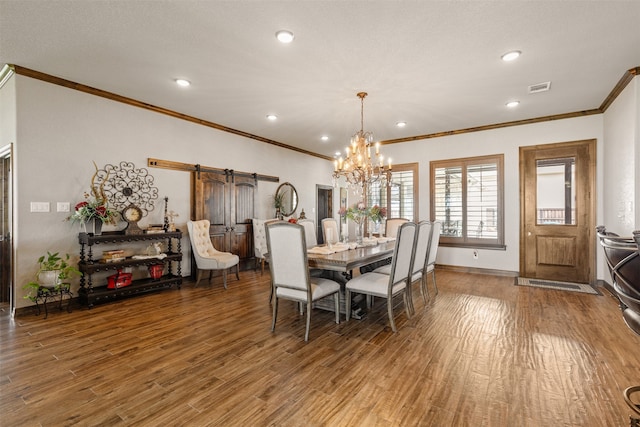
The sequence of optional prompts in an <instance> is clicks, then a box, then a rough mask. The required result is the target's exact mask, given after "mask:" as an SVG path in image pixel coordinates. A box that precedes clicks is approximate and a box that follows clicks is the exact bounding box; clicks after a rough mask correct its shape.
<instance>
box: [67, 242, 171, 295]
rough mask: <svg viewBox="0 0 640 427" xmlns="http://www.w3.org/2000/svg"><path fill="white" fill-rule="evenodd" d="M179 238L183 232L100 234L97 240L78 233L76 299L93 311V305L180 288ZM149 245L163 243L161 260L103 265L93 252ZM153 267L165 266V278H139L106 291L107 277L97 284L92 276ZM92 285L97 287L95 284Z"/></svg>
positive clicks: (127, 261) (128, 259)
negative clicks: (99, 247)
mask: <svg viewBox="0 0 640 427" xmlns="http://www.w3.org/2000/svg"><path fill="white" fill-rule="evenodd" d="M181 238H182V232H180V231H179V230H178V231H175V232H167V233H158V234H139V235H125V234H124V233H122V232H109V233H103V234H102V235H99V236H94V235H93V234H90V233H80V234H79V235H78V240H79V242H80V261H79V262H78V269H79V270H80V271H81V272H82V277H81V278H80V289H79V291H78V296H79V298H80V302H81V303H82V304H85V305H87V306H88V307H92V306H93V305H94V304H96V303H101V302H107V301H113V300H115V299H119V298H124V297H130V296H135V295H139V294H143V293H146V292H152V291H156V290H161V289H166V288H170V287H172V286H174V285H175V286H176V287H177V288H180V286H181V285H182V275H181V267H180V261H181V260H182V250H181V243H180V239H181ZM145 241H149V242H150V243H152V242H158V241H164V242H166V251H165V252H164V254H165V255H166V256H165V257H164V258H163V259H159V258H143V259H136V258H132V257H126V258H124V259H123V260H120V261H117V262H103V261H102V260H101V259H100V258H97V257H96V254H94V250H95V249H97V248H96V246H101V249H104V250H107V249H122V248H124V246H123V245H126V244H127V243H132V242H145ZM154 264H164V266H165V270H168V271H167V272H166V274H163V275H162V277H160V278H158V279H153V278H151V277H149V278H142V279H136V280H133V281H132V282H131V284H130V285H127V286H124V287H120V288H115V289H109V288H107V275H106V274H102V275H100V279H99V280H94V274H96V273H104V272H106V273H112V274H115V273H117V272H118V271H120V270H122V269H124V268H127V267H139V266H142V267H148V266H150V265H154ZM94 281H96V282H98V281H99V284H96V283H94Z"/></svg>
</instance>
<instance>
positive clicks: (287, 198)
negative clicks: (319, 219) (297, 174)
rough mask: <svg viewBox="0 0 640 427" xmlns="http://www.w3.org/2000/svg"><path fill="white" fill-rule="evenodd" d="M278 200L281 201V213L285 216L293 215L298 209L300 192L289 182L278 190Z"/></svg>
mask: <svg viewBox="0 0 640 427" xmlns="http://www.w3.org/2000/svg"><path fill="white" fill-rule="evenodd" d="M276 199H278V200H280V213H281V214H282V215H284V216H290V215H292V214H293V213H294V212H295V211H296V209H297V208H298V192H297V191H296V188H295V187H294V186H293V185H291V183H289V182H285V183H283V184H280V186H279V187H278V189H277V190H276ZM276 207H277V206H276Z"/></svg>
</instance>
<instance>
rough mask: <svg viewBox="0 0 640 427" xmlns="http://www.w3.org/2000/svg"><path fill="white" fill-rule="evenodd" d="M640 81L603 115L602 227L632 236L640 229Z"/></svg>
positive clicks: (633, 83) (620, 96)
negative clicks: (604, 173) (603, 189)
mask: <svg viewBox="0 0 640 427" xmlns="http://www.w3.org/2000/svg"><path fill="white" fill-rule="evenodd" d="M639 81H640V77H636V78H635V79H633V81H632V82H631V83H630V84H629V85H628V86H627V87H626V88H625V90H624V91H623V92H622V93H621V94H620V95H619V96H618V97H617V98H616V100H615V101H614V102H613V104H612V105H611V106H610V107H609V108H608V109H607V111H606V113H605V114H604V129H605V133H604V137H605V142H606V143H605V146H604V154H603V162H604V165H605V166H604V167H605V170H606V175H605V176H604V188H605V191H604V193H603V194H602V199H603V203H604V214H603V220H602V225H605V226H606V227H607V230H609V231H612V232H614V233H618V234H620V235H623V236H630V235H631V233H632V232H633V231H634V230H637V229H640V212H638V207H637V205H638V200H639V198H640V83H639Z"/></svg>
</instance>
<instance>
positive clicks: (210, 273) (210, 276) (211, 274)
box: [209, 270, 213, 283]
mask: <svg viewBox="0 0 640 427" xmlns="http://www.w3.org/2000/svg"><path fill="white" fill-rule="evenodd" d="M212 277H213V270H209V283H211V278H212Z"/></svg>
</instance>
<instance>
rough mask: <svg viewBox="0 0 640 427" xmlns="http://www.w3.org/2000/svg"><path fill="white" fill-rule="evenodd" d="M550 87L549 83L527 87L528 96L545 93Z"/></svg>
mask: <svg viewBox="0 0 640 427" xmlns="http://www.w3.org/2000/svg"><path fill="white" fill-rule="evenodd" d="M550 87H551V82H544V83H538V84H535V85H531V86H529V94H532V93H538V92H546V91H548V90H549V88H550Z"/></svg>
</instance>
